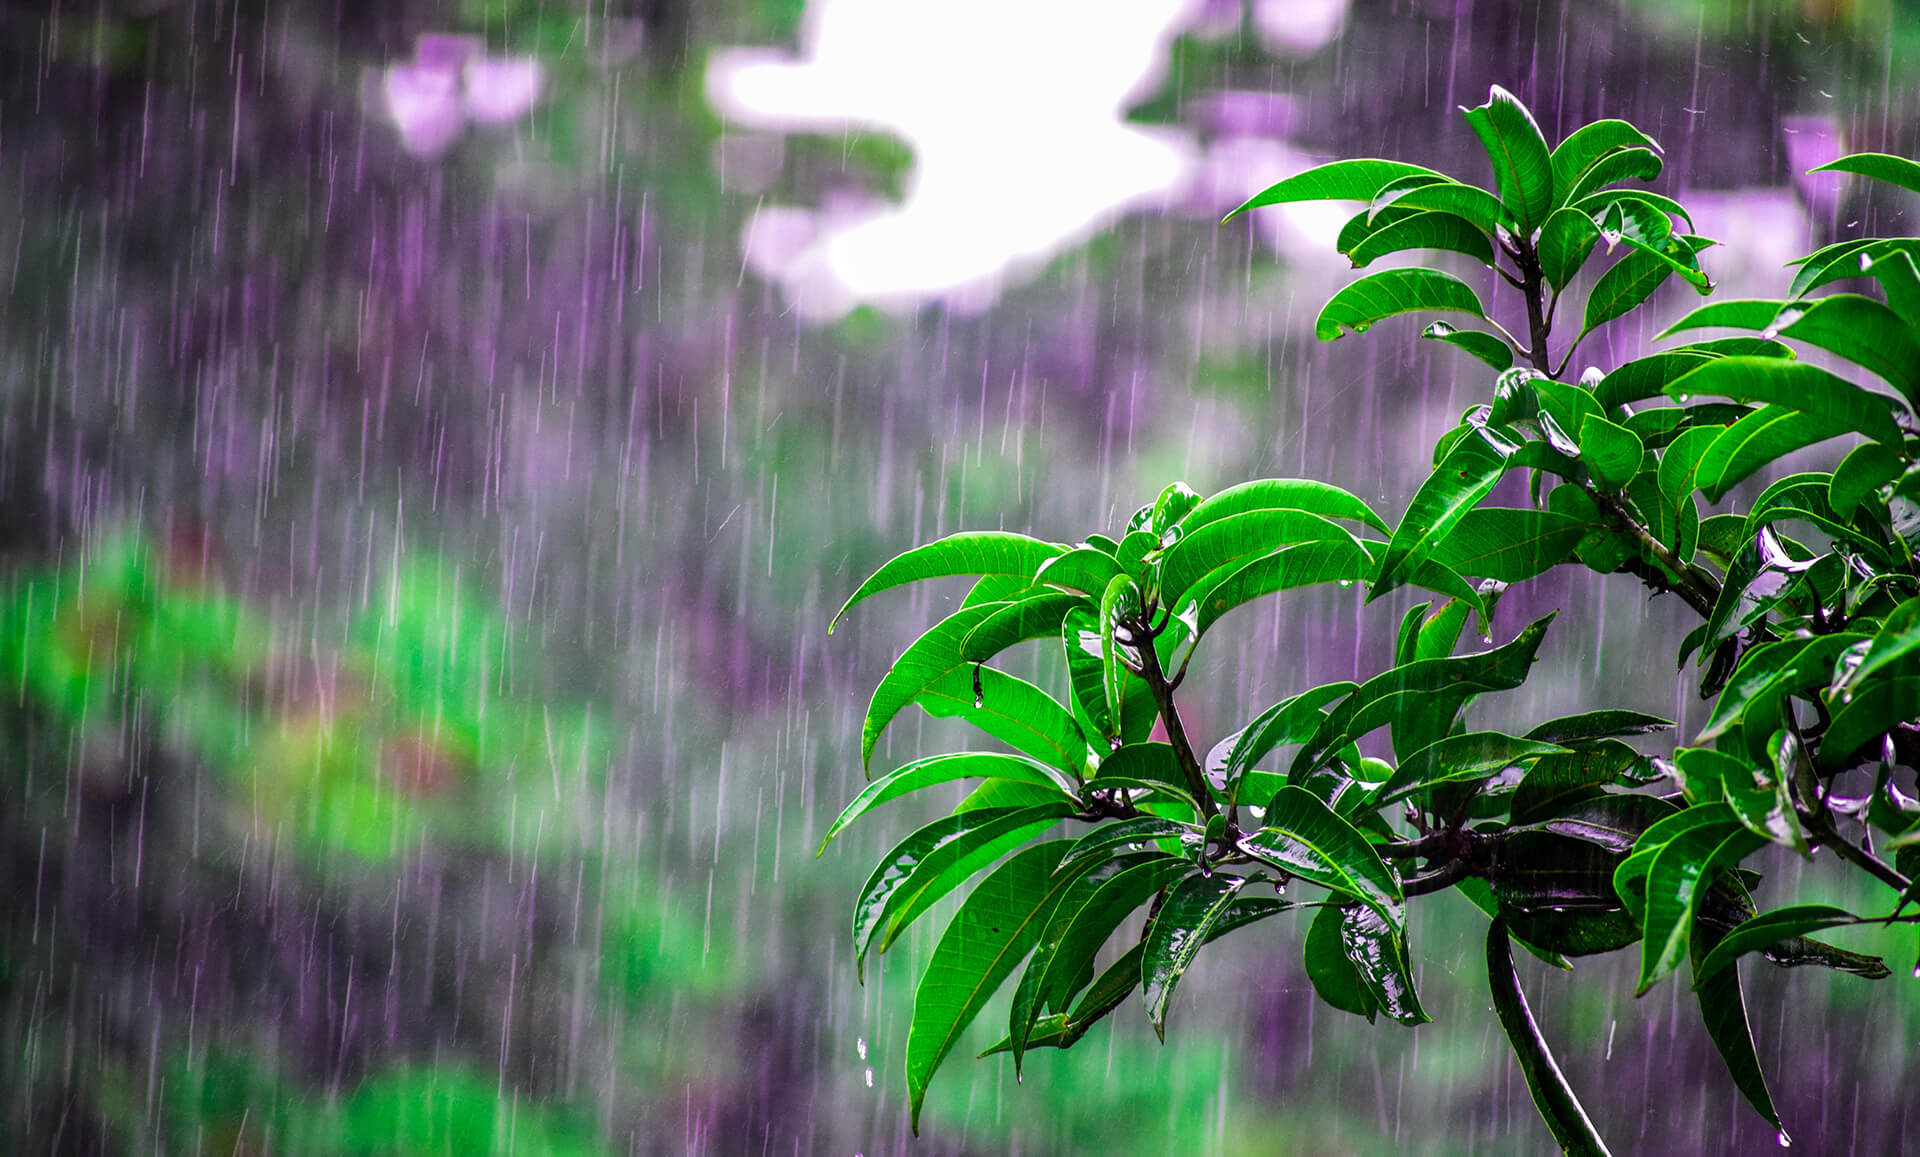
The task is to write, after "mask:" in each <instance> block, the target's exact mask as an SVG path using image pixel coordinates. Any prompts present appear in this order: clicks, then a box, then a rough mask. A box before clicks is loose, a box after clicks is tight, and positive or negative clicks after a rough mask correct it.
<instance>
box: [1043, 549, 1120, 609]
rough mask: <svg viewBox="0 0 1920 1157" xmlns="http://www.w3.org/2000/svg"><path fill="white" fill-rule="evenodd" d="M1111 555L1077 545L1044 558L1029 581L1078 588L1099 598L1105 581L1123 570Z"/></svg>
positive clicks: (1103, 590)
mask: <svg viewBox="0 0 1920 1157" xmlns="http://www.w3.org/2000/svg"><path fill="white" fill-rule="evenodd" d="M1126 573H1127V572H1126V569H1125V568H1124V567H1122V566H1121V565H1120V563H1119V561H1118V560H1117V559H1115V558H1114V557H1113V555H1111V554H1108V553H1107V552H1106V551H1104V550H1100V549H1098V548H1096V547H1092V546H1077V547H1074V548H1073V549H1072V550H1069V551H1066V552H1064V553H1062V554H1060V555H1059V556H1058V557H1055V558H1051V559H1048V560H1046V562H1045V563H1044V565H1042V566H1040V567H1039V568H1038V569H1037V570H1036V571H1035V573H1034V576H1033V581H1034V582H1036V583H1046V584H1049V585H1051V586H1056V587H1064V588H1066V589H1067V590H1070V591H1078V592H1079V593H1081V594H1084V595H1090V596H1092V597H1093V598H1096V599H1097V598H1099V597H1100V596H1101V595H1102V594H1103V593H1105V591H1106V589H1107V584H1108V583H1110V582H1112V581H1113V580H1114V579H1115V578H1117V577H1119V576H1120V575H1123V574H1126Z"/></svg>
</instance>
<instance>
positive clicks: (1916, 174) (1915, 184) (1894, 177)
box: [1807, 153, 1920, 193]
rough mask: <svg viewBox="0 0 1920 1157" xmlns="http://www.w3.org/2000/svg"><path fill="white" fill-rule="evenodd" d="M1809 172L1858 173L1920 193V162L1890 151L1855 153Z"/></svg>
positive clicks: (1910, 191)
mask: <svg viewBox="0 0 1920 1157" xmlns="http://www.w3.org/2000/svg"><path fill="white" fill-rule="evenodd" d="M1807 172H1809V173H1858V174H1859V175H1861V176H1863V177H1867V178H1869V179H1871V180H1875V181H1885V182H1887V183H1888V184H1890V185H1898V186H1899V187H1900V188H1902V189H1905V190H1906V191H1907V192H1909V193H1920V164H1916V163H1915V162H1913V161H1909V160H1907V159H1906V158H1905V157H1896V156H1892V155H1890V154H1888V153H1853V154H1851V155H1849V156H1844V157H1841V158H1840V159H1839V160H1837V161H1828V162H1827V163H1826V164H1824V165H1819V166H1816V167H1814V168H1811V169H1808V170H1807Z"/></svg>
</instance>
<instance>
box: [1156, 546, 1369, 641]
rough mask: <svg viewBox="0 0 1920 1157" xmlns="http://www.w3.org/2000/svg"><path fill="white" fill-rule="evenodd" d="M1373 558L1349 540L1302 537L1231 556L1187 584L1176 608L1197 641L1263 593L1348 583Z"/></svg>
mask: <svg viewBox="0 0 1920 1157" xmlns="http://www.w3.org/2000/svg"><path fill="white" fill-rule="evenodd" d="M1373 565H1374V564H1373V558H1372V556H1371V555H1369V554H1368V553H1367V551H1366V549H1365V548H1364V547H1361V546H1359V545H1356V544H1355V543H1353V542H1350V541H1326V542H1303V543H1300V544H1299V545H1297V546H1290V547H1286V548H1285V549H1282V550H1276V551H1274V552H1273V553H1271V554H1267V555H1262V556H1260V557H1258V558H1255V559H1253V560H1252V561H1251V562H1241V561H1239V560H1237V559H1236V560H1234V561H1233V562H1230V563H1229V564H1227V565H1226V566H1222V567H1216V568H1215V569H1213V570H1211V571H1208V572H1207V573H1206V574H1204V575H1201V576H1200V577H1199V578H1197V579H1195V580H1194V581H1193V582H1191V583H1189V584H1188V586H1187V589H1186V591H1185V592H1184V593H1183V594H1182V595H1181V596H1180V599H1179V601H1178V603H1177V605H1176V606H1175V607H1174V611H1173V615H1174V619H1175V620H1176V621H1178V622H1182V623H1185V624H1186V626H1187V629H1188V630H1187V633H1188V635H1189V637H1190V638H1192V639H1193V640H1195V641H1196V642H1197V641H1198V640H1199V638H1200V636H1202V635H1204V634H1206V632H1207V631H1208V630H1209V629H1211V628H1212V627H1213V624H1214V623H1216V622H1218V621H1219V619H1220V616H1222V615H1224V614H1226V613H1227V612H1228V611H1230V610H1232V609H1234V608H1235V607H1238V606H1241V605H1242V604H1245V603H1249V602H1252V601H1253V600H1254V599H1257V598H1261V597H1263V596H1265V595H1271V594H1278V593H1280V592H1281V591H1289V590H1294V589H1296V588H1298V587H1304V586H1316V585H1318V584H1321V583H1342V584H1347V585H1351V584H1353V583H1355V582H1362V581H1365V579H1366V577H1367V575H1369V574H1371V573H1372V572H1373Z"/></svg>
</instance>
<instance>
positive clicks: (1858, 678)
mask: <svg viewBox="0 0 1920 1157" xmlns="http://www.w3.org/2000/svg"><path fill="white" fill-rule="evenodd" d="M1915 651H1920V599H1908V600H1907V601H1906V602H1904V603H1901V604H1900V605H1899V606H1897V607H1895V608H1893V610H1891V611H1889V612H1887V617H1886V618H1885V619H1884V620H1882V622H1881V624H1880V629H1879V630H1878V631H1876V632H1875V633H1874V636H1873V642H1871V643H1870V644H1868V646H1867V650H1866V653H1865V654H1863V655H1861V656H1860V662H1859V663H1858V664H1857V665H1856V666H1854V667H1853V668H1852V669H1851V670H1849V671H1847V672H1846V674H1845V676H1844V677H1843V678H1839V679H1835V680H1834V687H1835V689H1837V690H1840V691H1843V692H1844V691H1847V690H1849V689H1851V688H1854V687H1858V686H1860V685H1861V684H1862V683H1864V682H1866V681H1867V680H1868V679H1870V678H1872V677H1873V676H1875V675H1878V674H1879V673H1880V672H1881V671H1883V670H1885V669H1886V668H1887V667H1889V666H1891V665H1893V664H1894V663H1897V662H1899V661H1900V660H1902V659H1905V658H1906V657H1907V656H1908V655H1911V654H1913V653H1914V652H1915Z"/></svg>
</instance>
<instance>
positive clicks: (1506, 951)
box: [1487, 920, 1607, 1157]
mask: <svg viewBox="0 0 1920 1157" xmlns="http://www.w3.org/2000/svg"><path fill="white" fill-rule="evenodd" d="M1487 984H1488V987H1489V988H1491V989H1492V992H1493V1011H1494V1012H1495V1014H1496V1015H1498V1016H1499V1018H1500V1027H1501V1028H1502V1029H1504V1030H1506V1034H1507V1042H1508V1043H1509V1044H1510V1045H1512V1047H1513V1055H1514V1057H1515V1059H1517V1060H1518V1061H1519V1062H1520V1071H1521V1073H1522V1074H1523V1075H1524V1076H1525V1077H1526V1078H1527V1091H1528V1092H1530V1093H1532V1094H1533V1103H1534V1106H1535V1107H1536V1108H1538V1109H1539V1110H1540V1116H1541V1118H1542V1119H1544V1120H1545V1121H1546V1123H1547V1129H1548V1130H1549V1131H1550V1132H1552V1134H1553V1139H1554V1140H1555V1141H1556V1142H1558V1143H1559V1145H1560V1151H1561V1152H1562V1153H1570V1154H1578V1155H1580V1157H1605V1154H1606V1153H1607V1145H1606V1142H1605V1141H1602V1140H1601V1139H1600V1133H1599V1131H1598V1130H1596V1129H1595V1128H1594V1127H1593V1122H1592V1121H1591V1120H1589V1119H1588V1118H1587V1112H1586V1110H1585V1109H1583V1108H1581V1106H1580V1099H1579V1098H1578V1097H1576V1096H1574V1094H1573V1088H1572V1086H1570V1085H1568V1084H1567V1078H1566V1077H1565V1076H1564V1075H1563V1074H1562V1073H1561V1072H1560V1066H1559V1065H1558V1064H1556V1063H1554V1059H1553V1053H1552V1052H1551V1051H1550V1050H1549V1049H1548V1048H1547V1041H1546V1038H1545V1037H1543V1036H1542V1035H1540V1026H1539V1025H1538V1024H1535V1023H1534V1019H1533V1013H1532V1012H1531V1011H1529V1010H1528V1008H1527V998H1526V996H1525V995H1523V994H1522V993H1521V991H1520V974H1519V973H1518V972H1516V971H1514V967H1513V948H1512V946H1511V945H1510V944H1509V942H1508V938H1507V925H1506V922H1505V921H1503V920H1495V921H1494V922H1493V924H1492V926H1491V927H1489V928H1488V929H1487Z"/></svg>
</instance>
